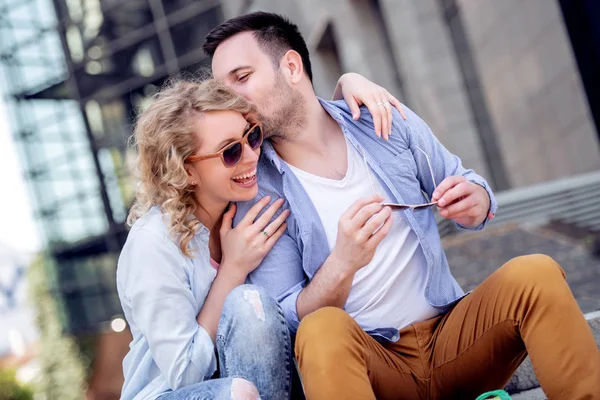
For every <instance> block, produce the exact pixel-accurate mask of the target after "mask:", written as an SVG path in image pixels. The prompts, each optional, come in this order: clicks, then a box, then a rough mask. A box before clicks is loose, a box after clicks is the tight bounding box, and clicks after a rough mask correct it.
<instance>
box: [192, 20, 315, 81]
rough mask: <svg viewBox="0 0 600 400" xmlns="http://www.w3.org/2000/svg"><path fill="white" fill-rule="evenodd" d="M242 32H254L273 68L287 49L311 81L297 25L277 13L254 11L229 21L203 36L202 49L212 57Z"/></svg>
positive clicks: (306, 52) (306, 56) (305, 50)
mask: <svg viewBox="0 0 600 400" xmlns="http://www.w3.org/2000/svg"><path fill="white" fill-rule="evenodd" d="M242 32H254V37H255V38H256V40H257V42H258V45H259V46H260V47H261V48H262V49H263V50H264V51H265V53H267V54H268V55H269V56H270V57H271V59H272V60H273V63H274V64H275V65H277V64H279V61H281V57H283V55H284V54H285V53H286V52H287V51H288V50H294V51H296V52H297V53H298V54H300V57H302V63H303V64H304V70H305V71H306V74H307V75H308V78H309V79H310V81H311V82H312V79H313V75H312V68H311V65H310V55H309V54H308V48H307V47H306V42H305V41H304V38H303V37H302V34H300V30H299V29H298V26H297V25H295V24H293V23H291V22H290V20H289V19H287V18H286V17H283V16H281V15H278V14H273V13H267V12H263V11H257V12H253V13H251V14H245V15H240V16H239V17H235V18H232V19H229V20H227V21H225V22H223V23H222V24H221V25H219V26H217V27H216V28H214V29H213V30H211V31H210V32H209V33H208V35H206V38H205V39H204V46H202V48H203V49H204V52H205V53H206V54H207V55H209V56H210V57H212V56H213V55H214V54H215V51H216V50H217V47H218V46H219V45H220V44H221V43H223V42H224V41H225V40H227V39H229V38H230V37H232V36H234V35H237V34H238V33H242Z"/></svg>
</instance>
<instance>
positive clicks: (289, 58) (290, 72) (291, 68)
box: [279, 50, 304, 85]
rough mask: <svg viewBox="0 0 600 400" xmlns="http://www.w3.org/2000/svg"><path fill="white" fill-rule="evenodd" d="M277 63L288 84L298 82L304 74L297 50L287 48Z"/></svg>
mask: <svg viewBox="0 0 600 400" xmlns="http://www.w3.org/2000/svg"><path fill="white" fill-rule="evenodd" d="M279 64H280V66H281V69H282V70H283V74H284V76H285V77H286V78H287V79H288V81H289V82H290V84H292V85H296V84H298V83H300V81H301V80H302V78H303V76H304V64H303V63H302V57H300V54H298V52H297V51H295V50H288V51H287V52H286V53H285V54H284V55H283V57H282V58H281V62H280V63H279Z"/></svg>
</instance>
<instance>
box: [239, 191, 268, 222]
mask: <svg viewBox="0 0 600 400" xmlns="http://www.w3.org/2000/svg"><path fill="white" fill-rule="evenodd" d="M269 201H271V196H265V197H263V198H262V199H260V200H259V201H258V202H256V204H255V205H253V206H252V207H251V208H250V210H248V212H247V213H246V215H244V218H242V220H241V221H240V223H239V224H238V226H250V225H252V224H253V223H254V220H255V219H256V216H257V215H258V213H259V212H260V210H262V209H263V208H265V206H266V205H267V204H269Z"/></svg>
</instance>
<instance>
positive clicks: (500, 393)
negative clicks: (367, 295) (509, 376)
mask: <svg viewBox="0 0 600 400" xmlns="http://www.w3.org/2000/svg"><path fill="white" fill-rule="evenodd" d="M486 399H487V400H510V396H509V395H508V393H506V392H505V391H504V390H493V391H491V392H485V393H483V394H482V395H479V397H477V398H476V399H475V400H486Z"/></svg>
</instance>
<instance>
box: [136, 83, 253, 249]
mask: <svg viewBox="0 0 600 400" xmlns="http://www.w3.org/2000/svg"><path fill="white" fill-rule="evenodd" d="M152 100H153V101H152V104H151V105H150V106H149V107H148V108H147V109H145V110H144V111H143V112H142V113H141V114H140V115H139V116H138V118H137V122H136V126H135V130H134V134H133V136H132V142H133V146H134V147H136V148H137V150H138V152H137V158H136V161H135V171H134V176H135V178H136V181H137V182H136V193H135V200H134V202H133V205H132V207H131V210H130V212H129V215H128V217H127V224H128V225H129V226H132V225H133V224H134V223H135V221H136V220H138V219H139V218H140V217H142V216H143V215H144V214H146V213H147V212H148V210H150V208H151V207H153V206H158V207H160V208H161V210H162V211H163V212H165V213H166V214H167V215H168V217H169V218H168V220H169V221H168V224H169V232H170V233H171V235H172V237H173V238H174V240H176V241H177V243H178V245H179V248H180V249H181V251H182V253H183V254H184V255H186V256H187V257H192V251H191V249H189V248H188V246H189V243H190V241H191V240H192V238H193V237H194V234H195V233H196V232H197V231H198V229H199V228H200V222H199V221H198V219H197V218H196V217H194V212H195V211H196V208H197V207H198V204H196V199H195V196H194V187H193V186H191V185H190V184H189V182H188V175H187V172H186V170H185V167H184V160H185V159H186V158H187V157H189V156H191V155H194V154H195V153H196V152H197V150H198V146H199V143H198V139H197V135H196V133H195V129H196V126H197V125H196V124H195V120H196V118H197V116H198V115H200V114H202V113H206V112H210V111H224V110H232V111H237V112H239V113H241V114H244V115H248V114H252V113H253V112H254V109H253V107H252V105H251V104H250V103H248V102H247V101H246V100H245V99H244V98H242V97H240V96H238V95H237V94H235V93H234V92H233V91H232V90H231V89H229V88H228V87H227V86H225V85H224V84H222V83H219V82H218V81H216V80H214V79H206V80H204V81H193V80H175V81H172V82H170V83H167V85H166V86H165V87H164V88H162V89H161V90H160V91H158V93H157V94H155V95H154V96H153V99H152Z"/></svg>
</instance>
